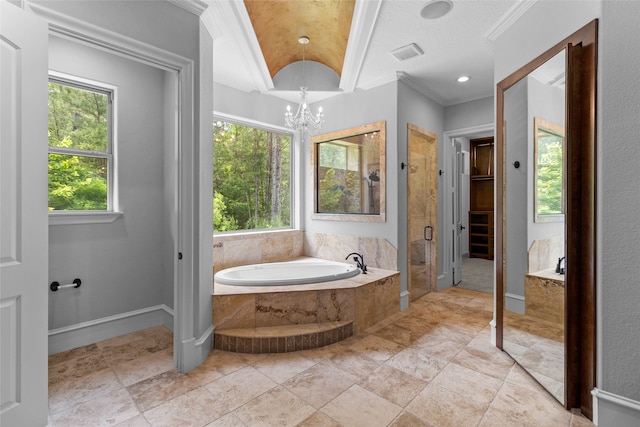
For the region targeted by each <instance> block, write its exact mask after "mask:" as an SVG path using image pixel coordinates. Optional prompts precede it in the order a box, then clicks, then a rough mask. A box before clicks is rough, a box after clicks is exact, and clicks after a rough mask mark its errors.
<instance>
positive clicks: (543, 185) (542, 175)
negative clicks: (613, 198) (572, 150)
mask: <svg viewBox="0 0 640 427" xmlns="http://www.w3.org/2000/svg"><path fill="white" fill-rule="evenodd" d="M546 65H547V64H545V65H543V67H545V66H546ZM560 92H561V93H562V95H564V91H558V94H560ZM560 102H561V103H562V104H564V99H563V100H561V101H560ZM533 147H534V150H535V151H534V154H533V160H534V162H535V163H534V167H533V173H534V180H533V182H534V185H535V190H534V193H533V195H534V197H535V205H534V206H535V218H534V220H535V222H553V221H556V222H564V195H565V191H564V185H565V179H564V170H565V168H564V166H563V159H564V158H565V154H564V126H560V125H557V124H555V123H552V122H550V121H548V120H545V119H543V118H540V117H535V118H534V119H533Z"/></svg>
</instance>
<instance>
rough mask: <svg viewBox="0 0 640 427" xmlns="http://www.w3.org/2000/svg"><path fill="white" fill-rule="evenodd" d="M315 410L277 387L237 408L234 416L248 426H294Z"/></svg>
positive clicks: (280, 387) (284, 389)
mask: <svg viewBox="0 0 640 427" xmlns="http://www.w3.org/2000/svg"><path fill="white" fill-rule="evenodd" d="M315 411H316V409H315V408H314V407H313V406H311V405H309V404H307V403H306V402H305V401H303V400H302V399H300V398H299V397H297V396H296V395H295V394H293V393H291V392H290V391H288V390H287V389H286V388H284V387H282V386H279V387H276V388H273V389H271V390H269V391H267V392H266V393H264V394H262V395H260V396H258V397H257V398H255V399H253V400H251V401H250V402H248V403H246V404H245V405H243V406H242V407H240V408H238V409H237V410H236V411H235V413H236V416H237V417H238V418H239V419H240V420H241V421H242V422H243V423H245V424H246V425H248V426H256V427H259V426H264V427H270V426H281V427H287V426H295V425H297V424H298V423H300V422H302V421H304V420H305V419H307V418H308V417H310V416H311V415H312V414H313V413H314V412H315Z"/></svg>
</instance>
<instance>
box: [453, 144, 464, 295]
mask: <svg viewBox="0 0 640 427" xmlns="http://www.w3.org/2000/svg"><path fill="white" fill-rule="evenodd" d="M451 145H452V148H453V150H452V153H453V158H452V163H453V164H452V168H451V170H452V171H453V180H452V188H451V205H452V207H453V209H452V212H453V216H452V218H451V234H452V241H453V245H452V254H451V256H452V260H451V270H452V272H453V274H452V277H453V283H452V284H453V285H457V284H459V283H460V281H462V230H464V226H463V225H462V171H463V170H464V165H463V164H462V145H461V144H460V141H458V140H457V139H453V140H452V141H451Z"/></svg>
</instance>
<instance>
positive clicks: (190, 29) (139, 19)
mask: <svg viewBox="0 0 640 427" xmlns="http://www.w3.org/2000/svg"><path fill="white" fill-rule="evenodd" d="M29 3H31V1H29ZM33 3H35V4H39V5H42V6H44V7H46V8H48V9H52V10H55V11H56V12H58V13H61V14H63V15H67V16H71V17H74V18H77V19H79V20H81V21H82V22H85V23H87V24H91V25H96V26H98V27H102V28H106V29H108V30H109V31H113V32H114V33H116V34H120V35H123V36H126V37H129V38H131V39H134V40H139V41H141V42H143V43H147V44H149V45H152V46H156V47H159V48H161V49H164V50H167V51H169V52H173V53H175V54H178V55H182V56H184V57H186V58H192V59H197V58H198V43H197V40H198V18H197V17H196V16H195V15H192V14H191V13H189V12H187V11H186V10H184V9H181V8H178V7H176V6H174V5H173V4H171V3H170V2H168V1H103V0H82V1H77V0H55V1H51V0H34V1H33ZM186 40H187V41H188V42H185V41H186Z"/></svg>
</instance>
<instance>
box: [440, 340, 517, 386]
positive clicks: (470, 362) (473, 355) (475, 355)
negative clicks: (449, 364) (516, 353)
mask: <svg viewBox="0 0 640 427" xmlns="http://www.w3.org/2000/svg"><path fill="white" fill-rule="evenodd" d="M452 361H453V363H457V364H459V365H462V366H465V367H467V368H470V369H473V370H474V371H478V372H482V373H483V374H487V375H489V376H492V377H494V378H497V379H499V380H504V379H505V378H506V376H507V374H508V373H509V370H510V369H511V367H512V366H513V363H514V362H513V360H512V359H511V358H510V357H509V356H507V355H506V354H505V353H504V352H501V351H500V350H498V349H497V348H495V347H493V348H482V347H479V346H476V347H473V346H467V347H465V348H464V349H463V350H462V351H460V353H458V354H457V355H456V357H454V358H453V360H452Z"/></svg>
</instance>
